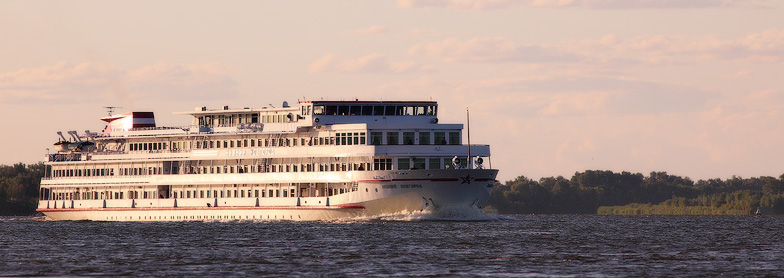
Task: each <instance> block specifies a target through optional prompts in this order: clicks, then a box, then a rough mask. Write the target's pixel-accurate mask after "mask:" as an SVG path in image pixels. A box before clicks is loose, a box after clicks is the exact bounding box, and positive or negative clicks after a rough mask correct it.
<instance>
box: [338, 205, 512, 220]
mask: <svg viewBox="0 0 784 278" xmlns="http://www.w3.org/2000/svg"><path fill="white" fill-rule="evenodd" d="M516 220H517V219H514V218H511V217H507V216H503V215H493V214H487V213H485V212H484V211H482V210H481V209H479V208H476V207H467V206H459V207H440V208H437V209H436V208H429V209H425V210H422V211H401V212H397V213H390V214H384V215H378V216H361V217H355V218H349V219H339V220H336V221H335V222H364V221H516Z"/></svg>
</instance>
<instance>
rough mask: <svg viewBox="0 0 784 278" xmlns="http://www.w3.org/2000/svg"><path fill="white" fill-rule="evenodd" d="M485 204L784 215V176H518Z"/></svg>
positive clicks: (574, 210) (521, 208) (502, 208)
mask: <svg viewBox="0 0 784 278" xmlns="http://www.w3.org/2000/svg"><path fill="white" fill-rule="evenodd" d="M487 206H488V207H489V209H490V210H495V211H497V212H498V213H503V214H511V213H522V214H537V213H555V214H595V213H599V214H748V213H753V212H755V211H756V210H757V208H761V209H762V210H763V211H765V212H767V213H776V214H782V213H784V175H781V176H780V177H779V178H774V177H754V178H745V179H744V178H741V177H736V176H733V177H732V178H729V179H726V180H722V179H708V180H699V181H697V182H694V181H693V180H691V179H690V178H688V177H680V176H676V175H670V174H667V172H651V173H650V174H649V175H648V176H644V175H643V174H641V173H629V172H621V173H615V172H613V171H593V170H589V171H584V172H576V173H575V174H574V175H573V176H572V177H571V178H570V179H566V178H564V177H562V176H559V177H545V178H541V179H539V180H538V181H536V180H532V179H530V178H527V177H525V176H519V177H517V178H516V179H514V180H511V181H507V182H506V183H504V184H501V183H496V186H495V188H493V192H492V194H491V196H490V200H489V202H488V204H487Z"/></svg>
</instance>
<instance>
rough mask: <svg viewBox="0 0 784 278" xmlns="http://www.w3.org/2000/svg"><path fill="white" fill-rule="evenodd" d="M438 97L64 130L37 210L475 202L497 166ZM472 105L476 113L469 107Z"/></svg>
mask: <svg viewBox="0 0 784 278" xmlns="http://www.w3.org/2000/svg"><path fill="white" fill-rule="evenodd" d="M440 112H441V111H439V110H438V104H437V102H435V101H359V100H356V101H325V100H320V101H299V102H298V105H296V106H290V105H289V104H288V103H286V102H283V104H282V105H280V106H279V107H273V106H272V105H269V106H266V107H261V108H249V107H244V108H229V107H228V106H223V107H220V108H217V109H208V108H207V107H197V108H196V109H195V110H193V111H188V112H176V113H174V114H180V115H190V116H191V117H192V121H191V123H190V124H188V125H184V126H177V127H163V126H158V125H156V121H155V116H154V113H153V112H130V113H124V114H115V115H112V112H111V110H110V112H109V116H107V117H103V118H100V120H101V121H103V122H105V128H104V129H103V130H102V131H101V132H91V131H89V130H85V131H84V132H83V133H79V132H76V131H67V132H66V134H67V135H68V136H67V137H66V136H65V135H63V133H62V132H57V133H58V135H59V140H58V142H56V143H55V144H54V146H53V147H54V150H55V151H56V152H55V153H50V154H47V162H46V165H47V168H46V169H47V171H46V175H45V176H44V178H43V179H42V180H41V187H40V192H39V193H40V196H39V200H40V201H39V204H38V209H37V210H38V211H39V212H42V213H44V214H45V215H46V216H47V217H48V218H49V219H52V220H92V221H143V222H144V221H148V222H157V221H233V220H295V221H317V220H331V219H340V218H354V217H374V216H379V215H385V214H395V213H407V212H408V213H410V212H415V211H420V210H438V209H443V208H446V207H477V208H481V206H482V205H483V204H484V203H485V202H487V200H488V198H489V197H490V192H491V190H492V188H493V185H494V184H495V182H496V180H495V178H496V175H497V173H498V170H496V169H492V164H491V161H490V146H488V145H471V144H470V134H467V135H468V136H466V138H469V139H468V141H469V144H464V143H463V142H462V140H463V137H464V136H463V125H462V124H443V123H439V121H438V114H439V113H440ZM466 112H467V111H466Z"/></svg>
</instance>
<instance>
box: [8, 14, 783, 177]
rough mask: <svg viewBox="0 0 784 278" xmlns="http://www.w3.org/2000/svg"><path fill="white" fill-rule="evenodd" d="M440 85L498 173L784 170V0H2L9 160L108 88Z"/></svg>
mask: <svg viewBox="0 0 784 278" xmlns="http://www.w3.org/2000/svg"><path fill="white" fill-rule="evenodd" d="M303 99H307V100H316V99H325V100H353V99H361V100H431V99H432V100H435V101H438V102H439V119H440V122H441V123H463V124H465V110H466V108H468V109H469V110H470V112H471V142H472V143H474V144H488V145H490V146H491V152H492V158H491V159H490V163H492V167H493V168H497V169H499V170H500V172H499V175H498V179H499V180H500V181H502V182H503V181H506V180H512V179H515V178H516V177H518V176H526V177H529V178H533V179H539V178H541V177H549V176H559V175H562V176H565V177H567V178H568V177H571V175H573V174H574V173H575V172H578V171H585V170H612V171H616V172H620V171H629V172H633V173H637V172H639V173H643V174H646V175H647V174H648V173H650V172H652V171H666V172H668V173H670V174H675V175H681V176H687V177H690V178H692V179H695V180H697V179H709V178H729V177H732V176H734V175H736V176H741V177H752V176H774V177H778V176H780V175H781V174H782V173H784V159H782V158H784V124H783V123H784V1H778V0H689V1H682V0H517V1H511V0H488V1H474V0H399V1H0V118H2V119H3V120H2V123H3V124H4V128H3V131H2V132H0V164H14V163H18V162H23V163H36V162H38V161H41V160H44V156H45V154H46V149H47V148H51V147H52V146H51V144H52V143H54V142H56V141H57V139H58V137H57V135H56V132H57V131H67V130H77V131H79V132H80V133H81V132H83V131H84V130H93V131H98V130H101V129H102V128H103V124H102V122H101V121H99V120H98V119H99V118H100V117H103V116H105V115H106V111H105V109H104V108H103V107H105V106H119V107H123V108H121V109H119V110H118V112H130V111H152V112H155V115H156V121H157V123H158V125H164V126H181V125H187V124H189V123H190V119H189V116H184V115H173V114H172V112H178V111H191V110H193V109H194V107H201V106H207V107H210V108H218V107H222V106H224V105H228V106H230V107H261V106H267V105H269V104H272V105H275V106H277V105H279V104H280V103H282V102H283V101H288V102H289V103H293V102H296V101H298V100H303Z"/></svg>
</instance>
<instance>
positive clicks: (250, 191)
mask: <svg viewBox="0 0 784 278" xmlns="http://www.w3.org/2000/svg"><path fill="white" fill-rule="evenodd" d="M235 186H236V185H235ZM247 187H250V188H247ZM247 187H246V188H242V189H238V188H222V189H211V188H206V189H200V188H187V189H185V188H170V187H169V186H162V187H161V189H160V190H158V191H155V190H153V191H149V190H127V191H115V190H105V191H100V190H96V189H92V190H90V189H88V188H84V189H82V190H84V191H83V192H78V191H79V189H76V188H72V189H71V190H73V191H75V192H53V191H51V190H49V189H46V188H44V189H42V190H41V196H40V198H41V199H42V200H104V199H106V200H115V199H126V198H127V199H172V198H174V199H197V198H279V197H284V198H287V197H322V196H333V195H338V194H344V193H349V192H354V191H357V190H358V189H357V188H358V187H357V184H356V183H351V184H349V183H330V184H325V183H320V184H316V185H308V184H304V185H303V184H301V185H296V186H292V185H283V186H281V185H275V184H269V185H267V186H265V185H250V186H247ZM270 187H272V188H270ZM297 189H299V192H297ZM59 190H60V191H62V190H63V189H59ZM170 193H171V194H170Z"/></svg>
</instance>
